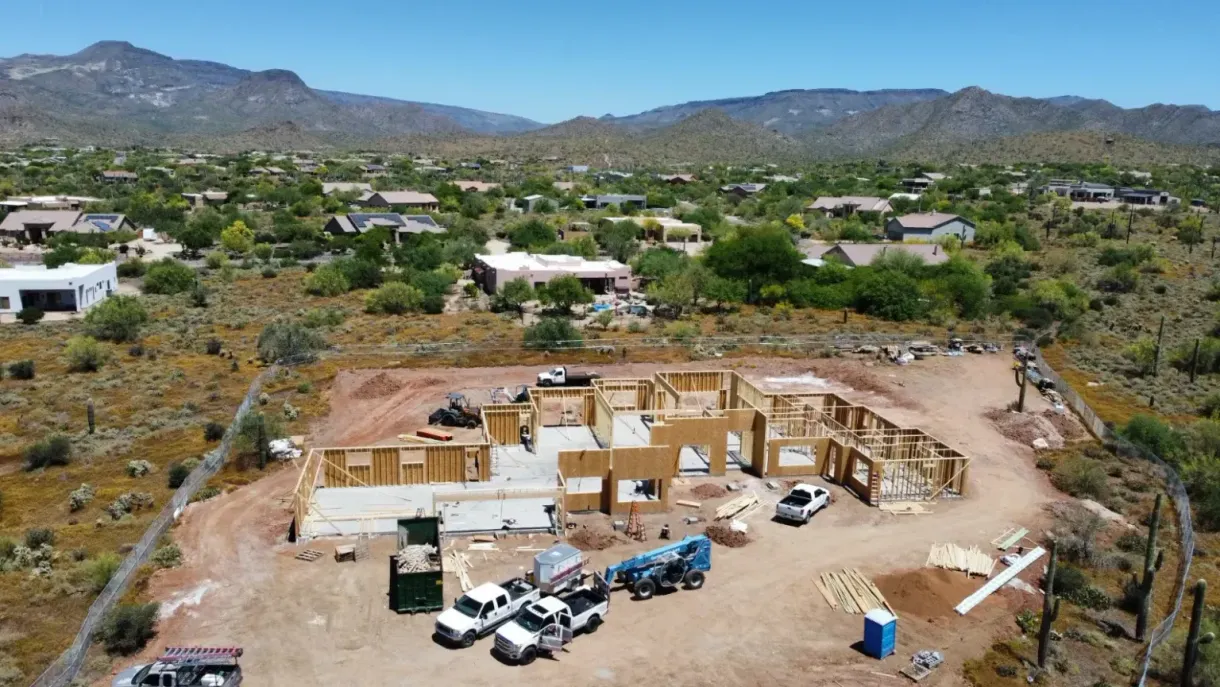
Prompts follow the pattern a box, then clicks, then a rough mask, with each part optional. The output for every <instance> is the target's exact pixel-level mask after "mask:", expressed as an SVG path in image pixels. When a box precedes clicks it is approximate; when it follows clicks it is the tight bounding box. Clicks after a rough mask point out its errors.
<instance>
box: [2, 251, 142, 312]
mask: <svg viewBox="0 0 1220 687" xmlns="http://www.w3.org/2000/svg"><path fill="white" fill-rule="evenodd" d="M118 288H119V276H118V272H117V271H116V269H115V264H114V263H113V262H108V263H106V264H104V265H77V264H74V263H68V264H67V265H62V266H60V267H56V268H54V269H48V268H47V267H45V266H43V265H29V266H26V265H21V266H17V267H12V268H5V269H0V314H6V315H7V314H13V313H16V312H19V311H21V310H23V309H24V308H31V307H32V308H38V309H39V310H42V311H44V312H84V311H85V310H88V309H89V308H91V307H93V306H94V305H97V304H98V303H100V302H102V301H103V300H105V299H106V297H107V296H109V295H110V294H111V293H114V292H115V291H116V290H117V289H118Z"/></svg>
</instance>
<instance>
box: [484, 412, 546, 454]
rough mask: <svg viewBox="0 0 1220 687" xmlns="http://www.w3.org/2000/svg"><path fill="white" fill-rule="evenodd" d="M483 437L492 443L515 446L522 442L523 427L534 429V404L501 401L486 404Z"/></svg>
mask: <svg viewBox="0 0 1220 687" xmlns="http://www.w3.org/2000/svg"><path fill="white" fill-rule="evenodd" d="M482 413H483V437H484V438H485V439H486V440H487V442H488V443H490V444H500V445H504V446H513V445H515V444H520V443H521V427H522V426H525V427H529V428H530V431H531V432H533V431H534V429H533V428H534V425H535V424H536V423H535V421H534V406H533V404H531V403H499V404H491V405H485V406H483V409H482Z"/></svg>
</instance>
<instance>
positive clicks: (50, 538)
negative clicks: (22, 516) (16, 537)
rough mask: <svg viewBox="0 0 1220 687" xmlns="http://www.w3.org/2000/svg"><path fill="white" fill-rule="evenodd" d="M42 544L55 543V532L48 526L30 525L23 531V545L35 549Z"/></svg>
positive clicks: (50, 544) (52, 544)
mask: <svg viewBox="0 0 1220 687" xmlns="http://www.w3.org/2000/svg"><path fill="white" fill-rule="evenodd" d="M43 544H46V545H47V546H54V545H55V532H54V531H52V530H51V528H50V527H31V528H30V529H28V530H26V531H25V547H26V548H27V549H37V548H39V547H41V546H42V545H43Z"/></svg>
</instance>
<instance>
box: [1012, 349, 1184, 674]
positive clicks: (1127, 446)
mask: <svg viewBox="0 0 1220 687" xmlns="http://www.w3.org/2000/svg"><path fill="white" fill-rule="evenodd" d="M1036 360H1037V363H1038V369H1039V371H1040V372H1042V374H1043V376H1045V377H1046V378H1048V379H1050V380H1051V381H1052V382H1054V383H1055V388H1056V390H1058V391H1059V393H1060V395H1062V396H1063V401H1064V403H1066V404H1067V405H1069V406H1071V408H1072V410H1074V411H1075V412H1076V414H1077V415H1079V416H1080V419H1081V420H1082V421H1083V422H1084V424H1085V426H1086V427H1088V429H1089V430H1090V431H1092V432H1093V434H1094V435H1095V436H1097V437H1098V438H1101V439H1103V440H1106V441H1107V442H1110V443H1111V444H1112V445H1113V447H1114V450H1115V451H1116V452H1117V453H1118V455H1120V456H1123V457H1126V458H1140V459H1143V460H1146V461H1148V462H1150V463H1152V464H1154V465H1156V466H1157V467H1158V468H1159V469H1160V471H1161V473H1162V477H1163V478H1164V480H1165V488H1166V491H1167V492H1168V493H1169V498H1171V499H1172V500H1173V507H1174V510H1175V511H1177V516H1178V534H1179V541H1178V545H1179V547H1180V548H1181V551H1182V556H1181V558H1180V559H1179V561H1178V570H1177V577H1176V578H1175V580H1174V592H1173V594H1174V599H1173V610H1172V611H1170V613H1169V615H1167V616H1166V617H1165V619H1164V620H1162V621H1161V622H1160V624H1158V625H1157V626H1156V627H1155V628H1153V629H1152V632H1151V633H1150V634H1149V635H1148V645H1147V646H1146V647H1145V648H1144V652H1143V656H1142V657H1141V661H1140V662H1141V666H1140V677H1139V682H1138V683H1137V684H1138V685H1140V687H1143V685H1144V682H1145V680H1147V678H1148V667H1149V665H1150V664H1151V663H1152V652H1153V651H1154V650H1155V649H1156V648H1157V646H1159V645H1160V644H1161V643H1162V642H1164V641H1165V640H1166V639H1168V638H1169V634H1170V632H1172V631H1173V623H1174V621H1175V620H1176V619H1177V617H1178V613H1179V612H1180V611H1181V610H1182V598H1183V597H1184V596H1185V594H1186V587H1187V580H1188V578H1189V576H1190V564H1191V561H1192V559H1193V558H1194V553H1195V530H1194V525H1193V524H1192V520H1191V516H1190V497H1189V496H1188V495H1187V494H1186V487H1185V486H1184V485H1183V484H1182V480H1180V479H1178V473H1177V472H1176V471H1174V469H1173V468H1172V467H1170V466H1169V465H1168V464H1167V463H1166V462H1165V461H1163V460H1161V458H1160V456H1157V455H1156V454H1154V453H1152V452H1151V451H1147V450H1144V449H1142V448H1140V447H1139V446H1136V445H1135V444H1132V443H1131V442H1129V441H1127V440H1126V439H1124V438H1122V437H1121V436H1119V435H1118V434H1117V433H1115V432H1114V430H1113V429H1112V428H1111V427H1110V425H1108V424H1106V422H1105V421H1103V420H1102V419H1101V418H1100V417H1099V416H1098V415H1097V413H1096V412H1094V410H1093V409H1092V408H1091V407H1089V404H1088V403H1086V402H1085V400H1084V399H1083V398H1081V397H1080V394H1078V393H1076V390H1075V389H1073V388H1072V387H1071V385H1069V384H1068V383H1067V382H1066V381H1064V379H1063V378H1062V377H1060V376H1059V373H1057V372H1055V370H1054V368H1052V367H1051V366H1050V365H1049V364H1047V362H1046V360H1045V359H1043V357H1042V354H1041V352H1038V354H1037V358H1036Z"/></svg>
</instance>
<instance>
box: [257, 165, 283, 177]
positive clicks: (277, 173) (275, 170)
mask: <svg viewBox="0 0 1220 687" xmlns="http://www.w3.org/2000/svg"><path fill="white" fill-rule="evenodd" d="M285 174H287V172H285V171H284V170H283V169H280V168H279V167H251V168H250V176H254V177H282V176H284V175H285Z"/></svg>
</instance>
